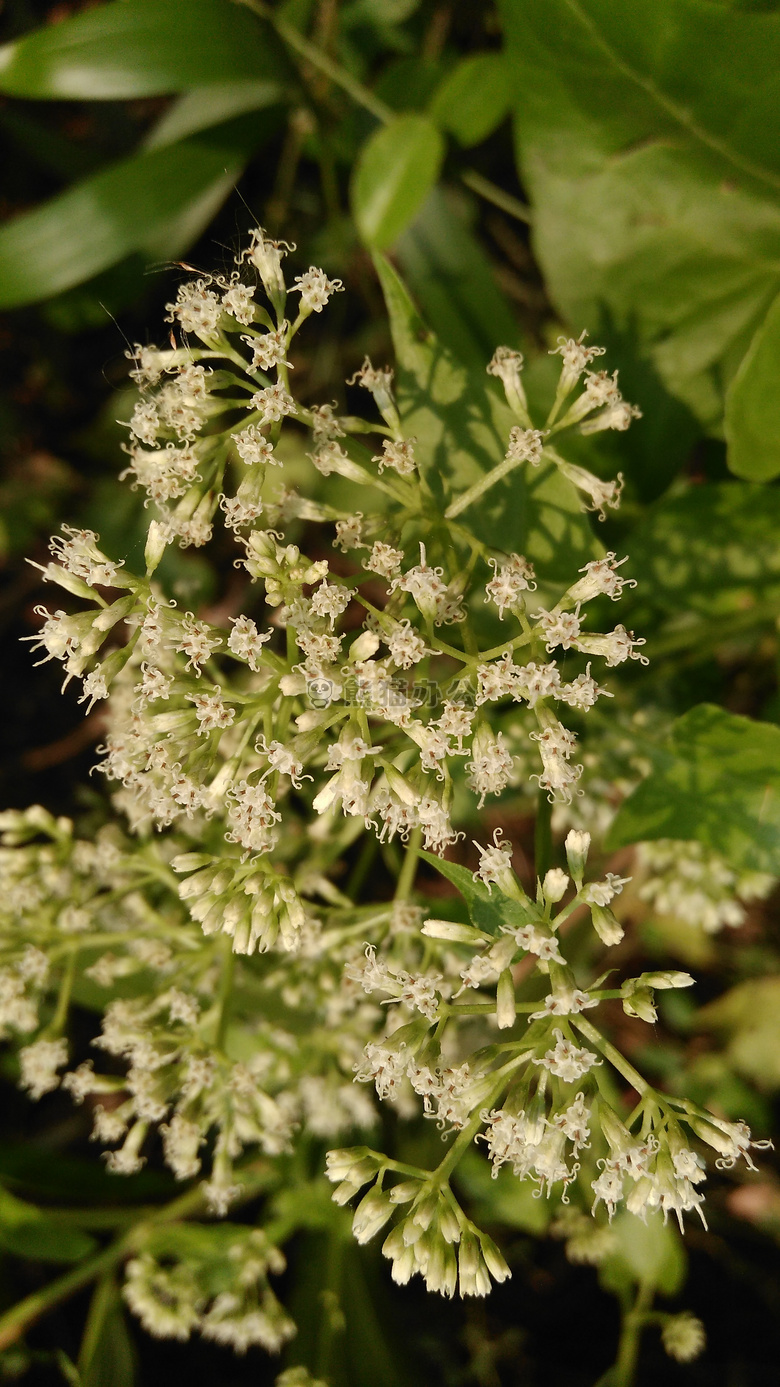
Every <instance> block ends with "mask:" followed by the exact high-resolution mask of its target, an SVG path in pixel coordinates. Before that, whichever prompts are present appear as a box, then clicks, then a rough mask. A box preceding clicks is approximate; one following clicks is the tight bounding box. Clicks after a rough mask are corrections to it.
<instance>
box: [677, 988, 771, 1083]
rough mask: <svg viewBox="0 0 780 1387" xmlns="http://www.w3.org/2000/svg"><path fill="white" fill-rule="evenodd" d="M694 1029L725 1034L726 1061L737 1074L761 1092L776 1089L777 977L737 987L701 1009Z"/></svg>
mask: <svg viewBox="0 0 780 1387" xmlns="http://www.w3.org/2000/svg"><path fill="white" fill-rule="evenodd" d="M696 1025H697V1027H701V1028H702V1029H704V1030H714V1031H721V1032H725V1034H726V1035H727V1036H728V1044H727V1046H726V1059H727V1060H728V1061H729V1063H730V1064H732V1065H733V1066H734V1068H735V1069H736V1070H737V1072H738V1073H740V1074H743V1075H744V1076H745V1077H746V1078H748V1079H752V1081H753V1082H754V1083H755V1084H757V1085H758V1087H759V1088H761V1089H764V1090H767V1089H770V1090H774V1089H780V977H769V978H756V979H752V978H751V979H750V981H748V982H742V983H739V984H738V985H737V986H736V987H732V988H731V990H730V991H729V992H727V993H726V994H725V995H724V996H723V997H719V998H718V999H717V1001H715V1002H710V1003H709V1004H708V1005H707V1006H705V1007H702V1008H701V1009H700V1010H699V1011H698V1012H697V1014H696Z"/></svg>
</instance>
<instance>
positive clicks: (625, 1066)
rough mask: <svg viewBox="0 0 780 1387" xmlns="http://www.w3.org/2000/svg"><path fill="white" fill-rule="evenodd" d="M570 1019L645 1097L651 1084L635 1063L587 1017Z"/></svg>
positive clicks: (579, 1016) (641, 1095)
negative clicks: (617, 1048) (629, 1060)
mask: <svg viewBox="0 0 780 1387" xmlns="http://www.w3.org/2000/svg"><path fill="white" fill-rule="evenodd" d="M568 1019H569V1021H570V1022H571V1024H572V1025H573V1026H576V1028H577V1030H578V1031H580V1032H581V1034H582V1035H584V1036H585V1038H586V1040H589V1041H591V1043H592V1044H593V1045H595V1046H596V1047H597V1049H599V1050H600V1051H601V1053H602V1055H603V1056H604V1058H605V1059H607V1060H609V1062H610V1064H611V1065H612V1067H613V1068H614V1069H617V1071H618V1073H619V1074H622V1075H623V1078H624V1079H625V1080H626V1082H627V1083H629V1084H630V1085H631V1087H632V1088H634V1089H636V1091H637V1093H638V1094H639V1095H640V1097H644V1096H645V1094H647V1093H649V1092H650V1091H651V1089H650V1084H648V1082H647V1080H646V1079H643V1078H642V1075H641V1074H640V1073H639V1072H638V1071H637V1070H636V1069H635V1068H634V1066H633V1064H629V1062H628V1060H627V1059H626V1058H625V1056H624V1055H621V1053H620V1051H619V1050H616V1049H615V1046H614V1045H612V1044H611V1042H610V1041H609V1040H606V1039H605V1037H604V1036H603V1035H602V1034H601V1032H600V1031H597V1030H596V1027H595V1026H594V1025H593V1024H592V1023H591V1022H590V1021H588V1020H587V1018H586V1017H584V1016H582V1015H577V1016H570V1017H569V1018H568Z"/></svg>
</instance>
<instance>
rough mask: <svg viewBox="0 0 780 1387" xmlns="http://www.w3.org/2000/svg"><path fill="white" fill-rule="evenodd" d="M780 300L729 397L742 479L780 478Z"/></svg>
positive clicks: (730, 436) (731, 451)
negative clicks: (779, 475) (778, 476)
mask: <svg viewBox="0 0 780 1387" xmlns="http://www.w3.org/2000/svg"><path fill="white" fill-rule="evenodd" d="M779 387H780V297H778V298H776V299H775V301H774V303H773V304H772V307H771V308H770V310H769V312H768V313H767V315H766V318H765V319H764V321H763V323H762V324H761V326H760V328H759V329H758V331H757V332H756V335H755V337H754V338H753V341H752V342H751V344H750V346H749V348H748V350H747V353H746V355H745V358H744V360H743V362H742V364H741V365H740V368H739V370H738V371H737V374H736V376H735V377H734V379H733V381H732V382H731V386H730V388H729V391H728V394H727V396H726V438H727V440H728V462H729V467H730V468H731V470H732V472H735V473H736V474H737V476H738V477H747V478H748V479H749V480H751V481H757V482H768V481H771V479H772V478H773V477H776V476H777V475H778V474H779V473H780V388H779Z"/></svg>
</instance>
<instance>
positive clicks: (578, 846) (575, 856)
mask: <svg viewBox="0 0 780 1387" xmlns="http://www.w3.org/2000/svg"><path fill="white" fill-rule="evenodd" d="M564 846H565V848H566V861H567V862H568V864H569V871H570V872H571V874H572V877H573V879H574V881H575V882H576V884H577V886H578V887H579V886H581V885H582V877H583V874H584V871H585V863H586V862H587V860H588V853H589V851H590V834H589V833H585V832H580V830H579V829H576V828H572V829H570V830H569V832H568V833H567V834H566V842H565V844H564Z"/></svg>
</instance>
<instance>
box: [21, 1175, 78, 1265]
mask: <svg viewBox="0 0 780 1387" xmlns="http://www.w3.org/2000/svg"><path fill="white" fill-rule="evenodd" d="M0 1247H3V1248H5V1250H6V1252H11V1253H13V1254H14V1256H16V1257H25V1258H29V1259H30V1260H31V1261H35V1262H80V1261H81V1260H82V1258H83V1257H89V1256H90V1255H91V1254H92V1253H94V1252H96V1251H97V1247H98V1244H97V1243H96V1241H95V1239H94V1238H93V1237H90V1235H89V1233H84V1232H82V1230H81V1229H80V1228H74V1227H72V1225H70V1224H66V1223H62V1222H59V1221H58V1220H57V1219H56V1218H55V1217H49V1216H47V1215H46V1214H45V1213H44V1212H43V1210H41V1209H39V1208H38V1207H37V1206H36V1205H35V1204H28V1203H27V1202H26V1201H25V1200H23V1199H17V1197H16V1195H13V1194H10V1193H9V1191H8V1190H6V1189H4V1188H3V1187H2V1186H0Z"/></svg>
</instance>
